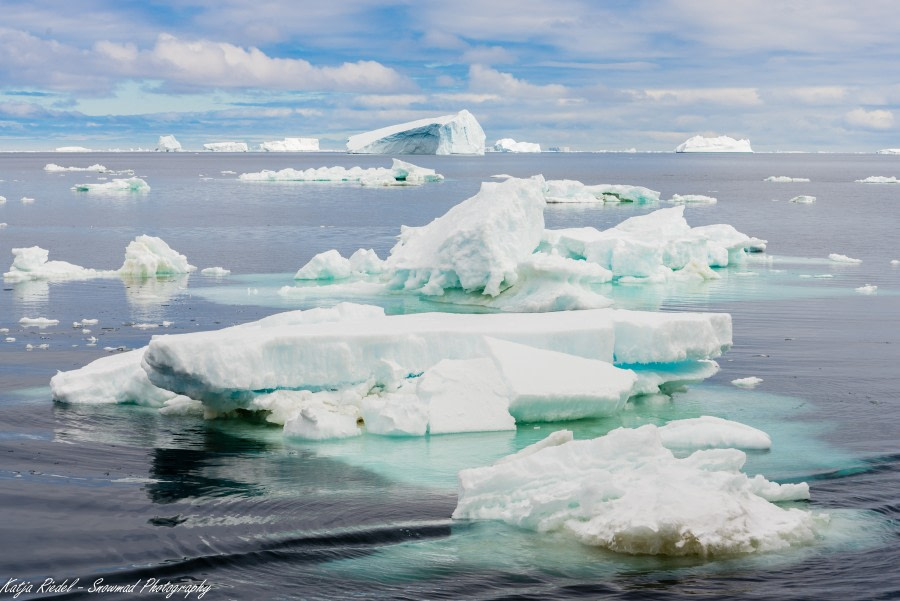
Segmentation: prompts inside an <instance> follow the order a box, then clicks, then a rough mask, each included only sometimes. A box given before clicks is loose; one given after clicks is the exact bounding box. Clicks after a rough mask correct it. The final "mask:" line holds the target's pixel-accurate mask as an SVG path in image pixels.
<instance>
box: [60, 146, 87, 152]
mask: <svg viewBox="0 0 900 601" xmlns="http://www.w3.org/2000/svg"><path fill="white" fill-rule="evenodd" d="M53 152H94V151H93V150H91V149H90V148H85V147H84V146H60V147H59V148H57V149H56V150H54V151H53Z"/></svg>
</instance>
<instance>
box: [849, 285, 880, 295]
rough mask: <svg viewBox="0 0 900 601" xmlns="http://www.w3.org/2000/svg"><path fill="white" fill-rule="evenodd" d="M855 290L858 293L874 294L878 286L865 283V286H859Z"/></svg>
mask: <svg viewBox="0 0 900 601" xmlns="http://www.w3.org/2000/svg"><path fill="white" fill-rule="evenodd" d="M855 290H856V291H857V292H859V293H860V294H875V293H876V292H878V286H875V285H873V284H866V285H865V286H860V287H859V288H856V289H855Z"/></svg>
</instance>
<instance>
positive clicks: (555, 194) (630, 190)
mask: <svg viewBox="0 0 900 601" xmlns="http://www.w3.org/2000/svg"><path fill="white" fill-rule="evenodd" d="M493 177H497V178H499V176H496V175H495V176H493ZM505 177H506V179H510V178H511V176H505ZM544 198H545V200H546V201H547V202H548V203H585V202H587V203H591V202H633V203H654V202H658V201H659V192H657V191H656V190H650V189H649V188H644V187H642V186H629V185H624V184H594V185H587V184H584V183H582V182H579V181H577V180H570V179H556V180H546V181H545V182H544Z"/></svg>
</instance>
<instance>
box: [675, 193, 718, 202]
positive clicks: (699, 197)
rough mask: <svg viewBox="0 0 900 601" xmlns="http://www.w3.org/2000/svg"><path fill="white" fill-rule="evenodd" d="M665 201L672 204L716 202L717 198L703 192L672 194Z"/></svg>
mask: <svg viewBox="0 0 900 601" xmlns="http://www.w3.org/2000/svg"><path fill="white" fill-rule="evenodd" d="M666 202H671V203H673V204H708V205H711V204H716V203H717V202H718V199H716V198H713V197H712V196H704V195H703V194H673V195H672V198H670V199H669V200H667V201H666Z"/></svg>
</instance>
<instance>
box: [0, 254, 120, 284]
mask: <svg viewBox="0 0 900 601" xmlns="http://www.w3.org/2000/svg"><path fill="white" fill-rule="evenodd" d="M12 254H13V262H12V265H11V266H10V268H9V271H8V272H6V273H4V274H3V279H4V281H6V282H24V281H28V280H47V279H49V280H52V279H72V280H80V279H90V278H95V277H102V275H103V272H101V271H97V270H96V269H88V268H85V267H81V266H80V265H73V264H72V263H67V262H66V261H49V260H48V258H49V256H50V251H48V250H46V249H43V248H40V247H39V246H32V247H29V248H14V249H12Z"/></svg>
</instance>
